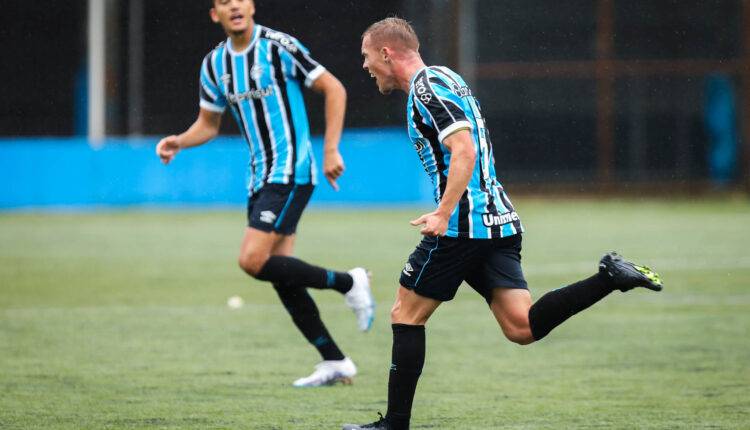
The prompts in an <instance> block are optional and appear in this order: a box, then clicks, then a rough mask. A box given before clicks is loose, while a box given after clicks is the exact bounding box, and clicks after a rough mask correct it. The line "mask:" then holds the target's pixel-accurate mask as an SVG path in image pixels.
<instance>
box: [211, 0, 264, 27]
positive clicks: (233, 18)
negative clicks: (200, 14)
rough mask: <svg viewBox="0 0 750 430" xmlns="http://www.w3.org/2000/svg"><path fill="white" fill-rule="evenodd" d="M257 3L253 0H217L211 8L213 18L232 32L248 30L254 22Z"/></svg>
mask: <svg viewBox="0 0 750 430" xmlns="http://www.w3.org/2000/svg"><path fill="white" fill-rule="evenodd" d="M253 15H255V4H254V3H253V0H216V1H215V2H214V7H213V8H212V9H211V19H212V20H213V22H215V23H217V24H221V26H222V27H223V28H224V31H225V32H227V33H230V34H240V33H244V32H246V31H247V30H248V29H249V28H250V26H251V24H252V23H253Z"/></svg>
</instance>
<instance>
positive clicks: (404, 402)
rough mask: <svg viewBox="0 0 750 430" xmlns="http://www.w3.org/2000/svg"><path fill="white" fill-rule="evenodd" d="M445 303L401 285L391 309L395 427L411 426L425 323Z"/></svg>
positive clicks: (390, 407)
mask: <svg viewBox="0 0 750 430" xmlns="http://www.w3.org/2000/svg"><path fill="white" fill-rule="evenodd" d="M440 303H442V302H441V301H439V300H435V299H432V298H429V297H424V296H421V295H419V294H417V293H415V292H414V291H413V290H410V289H407V288H404V287H403V286H402V287H399V289H398V293H397V294H396V301H395V303H394V304H393V308H392V309H391V328H392V330H393V346H392V349H391V369H390V373H389V376H388V411H387V412H386V417H387V419H388V420H389V422H390V425H391V428H393V429H402V428H403V429H407V428H409V421H410V420H411V408H412V403H413V401H414V394H415V392H416V390H417V382H418V381H419V377H420V375H421V374H422V368H423V367H424V360H425V327H424V326H425V324H426V323H427V320H428V319H429V318H430V316H431V315H432V313H433V312H435V309H437V307H438V306H440Z"/></svg>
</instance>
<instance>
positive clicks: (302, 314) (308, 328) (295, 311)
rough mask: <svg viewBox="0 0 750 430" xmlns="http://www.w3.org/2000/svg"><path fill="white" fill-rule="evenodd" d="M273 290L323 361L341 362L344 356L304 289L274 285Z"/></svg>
mask: <svg viewBox="0 0 750 430" xmlns="http://www.w3.org/2000/svg"><path fill="white" fill-rule="evenodd" d="M273 288H274V289H275V290H276V293H278V295H279V298H280V299H281V303H283V304H284V307H285V308H286V310H287V311H288V312H289V315H291V317H292V321H294V325H296V326H297V328H298V329H299V331H301V332H302V334H303V335H304V336H305V339H307V341H308V342H310V343H311V344H313V346H314V347H315V348H316V349H317V350H318V352H319V353H320V356H321V357H323V360H343V359H344V354H343V353H342V352H341V350H340V349H339V347H338V346H337V345H336V342H334V341H333V338H332V337H331V335H330V334H329V333H328V330H326V326H325V325H324V324H323V321H322V320H321V319H320V313H319V312H318V307H317V306H315V302H314V301H313V299H312V297H310V295H309V294H308V293H307V290H305V289H304V288H288V287H279V286H277V285H276V284H274V286H273Z"/></svg>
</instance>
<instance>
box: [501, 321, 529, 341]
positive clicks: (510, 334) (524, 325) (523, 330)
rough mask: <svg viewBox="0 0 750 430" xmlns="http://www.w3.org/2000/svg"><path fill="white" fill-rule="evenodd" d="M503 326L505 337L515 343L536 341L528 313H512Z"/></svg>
mask: <svg viewBox="0 0 750 430" xmlns="http://www.w3.org/2000/svg"><path fill="white" fill-rule="evenodd" d="M501 328H502V330H503V334H504V335H505V337H506V338H507V339H508V340H509V341H511V342H513V343H517V344H519V345H528V344H530V343H532V342H534V336H533V334H532V333H531V325H529V317H528V314H524V313H517V314H516V315H511V316H510V318H509V319H508V320H507V321H505V323H504V324H503V325H502V327H501Z"/></svg>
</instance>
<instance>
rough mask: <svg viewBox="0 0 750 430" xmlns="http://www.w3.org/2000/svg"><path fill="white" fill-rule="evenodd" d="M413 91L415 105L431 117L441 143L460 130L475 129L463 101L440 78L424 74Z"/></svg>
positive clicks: (416, 81)
mask: <svg viewBox="0 0 750 430" xmlns="http://www.w3.org/2000/svg"><path fill="white" fill-rule="evenodd" d="M412 91H413V96H414V103H416V104H418V105H419V107H420V108H421V109H420V110H423V111H424V112H425V113H426V116H427V117H429V122H430V123H431V124H430V125H432V126H433V127H434V128H435V131H436V132H437V133H438V140H439V141H440V142H442V141H443V140H444V139H445V138H446V137H448V136H450V135H451V134H452V133H454V132H456V131H458V130H462V129H472V128H473V126H472V124H471V122H470V121H469V119H468V118H467V115H466V112H465V111H464V108H463V107H462V105H463V103H461V99H460V98H459V97H458V96H456V95H455V94H453V92H451V90H449V89H448V87H447V85H446V84H445V83H444V82H443V81H442V80H440V79H439V78H436V77H428V75H427V74H426V73H424V72H423V73H421V74H420V76H418V77H417V79H416V80H415V81H414V87H413V88H412Z"/></svg>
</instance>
